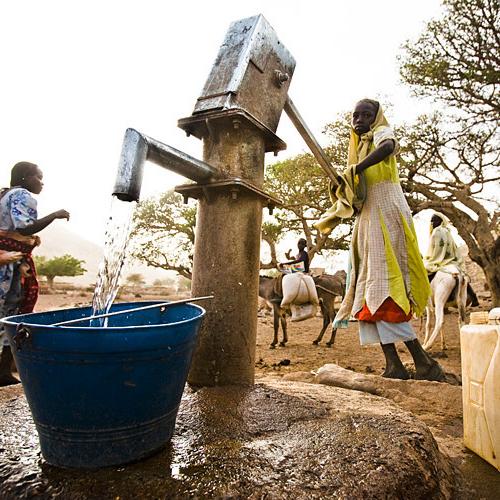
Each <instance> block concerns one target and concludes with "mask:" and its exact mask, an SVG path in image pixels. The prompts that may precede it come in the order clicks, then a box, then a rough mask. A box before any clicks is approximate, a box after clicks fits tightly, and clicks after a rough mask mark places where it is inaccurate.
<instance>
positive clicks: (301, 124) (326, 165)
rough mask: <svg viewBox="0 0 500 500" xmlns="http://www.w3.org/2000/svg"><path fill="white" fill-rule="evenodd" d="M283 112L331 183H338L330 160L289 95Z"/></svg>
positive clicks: (336, 184)
mask: <svg viewBox="0 0 500 500" xmlns="http://www.w3.org/2000/svg"><path fill="white" fill-rule="evenodd" d="M285 112H286V114H287V115H288V117H289V118H290V120H291V121H292V123H293V124H294V126H295V128H296V129H297V130H298V131H299V134H300V135H301V136H302V138H303V139H304V141H305V142H306V144H307V145H308V146H309V149H310V150H311V152H312V154H313V155H314V157H315V158H316V160H317V161H318V163H319V164H320V166H321V167H322V168H323V170H324V171H325V173H326V175H328V177H329V178H330V180H331V181H332V183H333V184H334V185H335V186H338V185H339V181H338V180H337V176H338V174H337V172H336V170H335V169H334V168H333V166H332V164H331V163H330V160H329V159H328V157H327V156H326V153H325V152H324V150H323V148H322V147H321V146H320V145H319V143H318V141H317V140H316V139H315V137H314V135H313V134H312V132H311V131H310V130H309V127H308V126H307V125H306V122H305V121H304V119H303V118H302V116H300V113H299V111H298V110H297V108H296V107H295V104H294V103H293V102H292V100H291V99H290V97H287V99H286V102H285Z"/></svg>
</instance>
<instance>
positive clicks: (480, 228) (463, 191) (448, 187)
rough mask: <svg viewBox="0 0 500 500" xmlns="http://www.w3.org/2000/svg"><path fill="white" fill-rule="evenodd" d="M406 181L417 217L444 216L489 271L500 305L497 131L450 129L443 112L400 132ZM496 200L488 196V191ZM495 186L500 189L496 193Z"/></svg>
mask: <svg viewBox="0 0 500 500" xmlns="http://www.w3.org/2000/svg"><path fill="white" fill-rule="evenodd" d="M396 133H397V136H398V138H399V139H400V144H401V153H400V157H399V162H400V167H401V182H402V186H403V189H404V190H405V192H406V193H407V200H408V203H409V205H410V207H411V209H412V211H413V213H417V212H420V211H421V210H425V209H427V208H432V209H435V210H439V211H441V212H442V213H444V214H445V215H446V216H447V217H448V218H449V219H450V221H451V222H452V224H453V225H454V226H455V227H456V229H457V230H458V233H459V234H460V236H461V237H462V239H463V240H464V241H465V243H466V244H467V246H468V248H469V256H470V258H471V259H472V260H473V261H474V262H476V263H477V264H478V265H479V266H480V267H481V268H482V269H483V271H484V274H485V277H486V280H487V282H488V286H489V289H490V291H491V294H492V302H493V304H494V305H499V304H500V252H498V247H499V245H500V227H499V217H500V204H499V201H498V198H495V197H494V196H495V195H497V193H495V190H496V189H498V183H499V181H500V174H499V172H498V168H497V165H498V161H499V159H500V154H499V151H498V150H497V148H496V145H495V144H494V143H493V142H492V141H491V138H492V134H494V131H493V130H489V129H486V128H485V129H484V130H483V131H479V130H476V131H471V130H470V129H468V128H467V127H462V128H459V129H458V131H453V130H449V129H448V130H447V127H446V126H445V124H444V123H443V120H442V117H441V116H440V115H439V114H434V115H431V116H421V117H420V118H419V119H418V120H417V122H416V123H415V124H413V125H411V126H403V127H400V128H399V129H398V130H397V132H396ZM489 188H491V189H490V191H491V192H492V196H489V197H488V196H487V194H486V193H487V192H488V189H489ZM495 188H496V189H495Z"/></svg>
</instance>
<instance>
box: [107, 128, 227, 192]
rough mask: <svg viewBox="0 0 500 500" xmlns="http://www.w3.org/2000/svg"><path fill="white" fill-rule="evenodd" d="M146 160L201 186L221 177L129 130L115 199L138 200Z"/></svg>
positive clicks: (206, 166) (119, 170)
mask: <svg viewBox="0 0 500 500" xmlns="http://www.w3.org/2000/svg"><path fill="white" fill-rule="evenodd" d="M146 160H149V161H151V162H153V163H156V164H157V165H160V167H163V168H167V169H168V170H171V171H172V172H175V173H177V174H180V175H183V176H184V177H187V178H188V179H191V180H193V181H196V182H199V183H204V182H207V181H209V180H210V179H212V178H214V177H217V176H218V175H217V170H216V169H215V168H214V167H212V166H211V165H208V164H207V163H205V162H202V161H200V160H197V159H196V158H193V157H192V156H189V155H187V154H185V153H183V152H181V151H178V150H177V149H175V148H172V147H171V146H168V145H167V144H163V143H162V142H159V141H157V140H155V139H152V138H151V137H148V136H146V135H144V134H141V133H140V132H138V131H137V130H135V129H133V128H128V129H127V130H126V131H125V137H124V138H123V145H122V151H121V154H120V163H119V164H118V171H117V174H116V181H115V187H114V188H113V196H116V197H117V198H118V199H120V200H123V201H139V197H140V193H141V185H142V174H143V170H144V163H145V161H146Z"/></svg>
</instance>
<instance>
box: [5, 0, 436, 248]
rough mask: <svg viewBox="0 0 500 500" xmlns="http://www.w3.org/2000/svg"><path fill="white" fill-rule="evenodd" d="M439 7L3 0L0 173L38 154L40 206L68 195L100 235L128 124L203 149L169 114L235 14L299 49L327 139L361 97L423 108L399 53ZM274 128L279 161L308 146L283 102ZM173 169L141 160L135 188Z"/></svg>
mask: <svg viewBox="0 0 500 500" xmlns="http://www.w3.org/2000/svg"><path fill="white" fill-rule="evenodd" d="M440 10H441V7H440V2H439V1H438V0H419V1H418V2H415V1H405V0H403V1H401V0H399V1H389V0H379V1H378V2H374V1H372V0H370V1H367V0H358V1H357V2H351V1H349V2H348V1H339V0H338V1H333V0H325V1H315V0H309V1H307V2H298V1H294V0H286V1H281V0H279V1H271V0H266V1H255V0H253V1H252V0H249V1H246V2H237V1H234V0H233V1H215V0H214V1H211V2H208V1H193V0H191V1H184V2H179V1H176V2H168V1H166V0H163V1H156V0H141V1H138V0H137V1H127V0H122V1H120V2H112V1H105V0H99V1H96V0H85V1H67V0H66V1H64V0H43V1H41V0H29V1H23V0H15V1H9V2H6V1H5V2H1V3H0V47H1V52H0V54H1V56H0V57H1V68H2V79H1V83H0V89H1V91H0V138H1V147H0V165H1V173H2V174H1V178H0V184H1V185H7V184H8V181H9V173H10V169H11V167H12V165H13V164H14V163H16V162H17V161H20V160H28V161H33V162H36V163H38V164H39V165H40V167H41V168H42V170H43V172H44V175H45V188H44V191H43V192H42V194H41V195H40V196H39V197H38V199H39V211H40V215H45V214H46V213H47V212H49V211H52V210H55V209H59V208H65V209H67V210H69V211H70V213H71V221H70V222H69V224H68V226H67V227H68V228H69V229H71V230H73V231H75V232H78V233H80V234H82V236H84V237H86V238H87V239H89V240H91V241H94V242H96V243H99V244H100V243H101V242H102V239H103V231H104V223H105V219H106V216H107V215H108V211H109V206H110V193H111V190H112V187H113V183H114V177H115V173H116V167H117V163H118V159H119V155H120V149H121V143H122V138H123V133H124V131H125V129H126V128H127V127H133V128H136V129H138V130H140V131H141V132H143V133H145V134H147V135H149V136H151V137H154V138H155V139H158V140H160V141H162V142H165V143H167V144H169V145H171V146H174V147H176V148H178V149H181V150H183V151H185V152H187V153H189V154H191V155H193V156H196V157H198V158H201V157H202V153H201V142H200V141H198V140H197V139H195V138H193V137H190V138H187V137H186V136H185V134H184V132H183V131H182V130H181V129H179V128H177V120H178V119H179V118H182V117H186V116H189V115H190V114H191V112H192V110H193V107H194V104H195V101H196V98H197V97H198V96H199V94H200V92H201V89H202V88H203V85H204V83H205V80H206V78H207V76H208V73H209V70H210V67H211V66H212V64H213V62H214V59H215V56H216V54H217V52H218V49H219V46H220V44H221V42H222V40H223V38H224V35H225V33H226V31H227V28H228V26H229V24H230V23H231V22H232V21H234V20H238V19H241V18H245V17H248V16H252V15H255V14H258V13H262V14H264V16H265V17H266V19H267V20H268V21H269V22H270V24H271V25H272V26H273V28H274V29H275V31H276V32H277V34H278V37H279V38H280V40H281V41H282V42H283V43H284V44H285V46H286V47H287V48H288V50H289V51H290V52H291V53H292V54H293V56H294V57H295V59H296V61H297V66H296V70H295V74H294V76H293V79H292V83H291V87H290V96H291V97H292V99H293V100H294V102H295V104H296V105H297V107H298V108H299V110H300V112H301V114H302V115H303V117H304V118H305V119H306V121H307V122H308V124H309V126H310V128H311V129H312V131H313V132H314V133H315V134H316V136H317V138H318V140H319V142H320V143H325V138H324V137H323V136H322V135H321V130H322V128H323V126H324V125H325V124H326V123H327V122H328V121H330V120H331V119H332V118H333V117H334V116H335V114H336V113H338V112H340V111H344V110H346V109H350V108H351V107H352V105H353V103H354V102H355V101H356V100H357V99H359V98H361V97H365V96H376V95H378V96H381V95H382V96H387V99H388V100H390V101H391V102H393V103H394V110H393V117H394V118H396V119H397V120H398V121H400V120H404V119H408V118H411V117H412V116H414V115H415V114H416V113H417V111H418V109H421V108H420V107H421V104H419V103H418V102H417V101H416V100H414V99H413V98H410V95H409V91H408V90H407V89H406V88H405V87H403V86H402V85H401V84H400V83H399V75H398V68H397V61H396V56H397V54H398V53H399V52H400V46H401V44H402V43H403V42H404V41H405V40H406V39H408V38H414V37H416V36H417V35H418V34H419V33H420V32H421V31H422V29H423V28H424V25H425V22H426V21H428V20H430V18H432V17H435V16H437V15H439V12H440ZM277 133H278V135H279V136H280V137H281V138H282V139H283V140H284V141H285V142H286V143H287V144H288V149H287V150H286V151H284V152H282V153H280V155H279V156H278V158H277V159H278V160H280V159H284V158H286V157H288V156H291V155H295V154H297V153H300V152H302V151H305V150H306V147H305V145H304V144H303V142H302V139H301V138H300V136H299V135H298V133H297V132H296V131H295V130H294V129H293V128H292V126H291V125H290V123H289V121H288V118H287V117H286V115H284V114H283V116H282V120H281V122H280V126H279V129H278V132H277ZM273 161H276V159H275V158H274V157H273V156H272V154H270V155H266V162H268V163H271V162H273ZM182 182H183V179H182V178H180V177H177V176H175V175H174V174H171V173H169V172H168V171H164V170H162V169H161V168H160V167H157V166H155V165H147V166H146V169H145V179H144V184H143V192H142V195H143V197H144V196H148V195H152V194H156V193H159V192H161V191H164V190H167V189H169V188H172V187H173V186H174V185H176V184H180V183H182ZM63 223H64V222H62V221H57V222H56V224H63Z"/></svg>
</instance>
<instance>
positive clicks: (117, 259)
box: [91, 196, 137, 327]
mask: <svg viewBox="0 0 500 500" xmlns="http://www.w3.org/2000/svg"><path fill="white" fill-rule="evenodd" d="M136 205H137V203H136V202H135V201H134V202H129V201H121V200H119V199H118V198H116V197H115V196H112V200H111V210H110V214H111V215H110V216H109V219H108V221H107V223H106V232H105V239H104V256H103V260H102V262H101V264H100V266H99V271H98V274H97V282H96V287H95V291H94V297H93V299H92V309H93V310H92V315H93V316H94V315H97V314H105V313H107V312H108V311H109V309H110V308H111V305H112V304H113V301H114V300H115V297H116V294H117V292H118V287H119V282H120V274H121V270H122V267H123V263H124V261H125V253H126V251H127V245H128V241H129V236H130V231H131V228H132V216H133V214H134V210H135V207H136ZM91 326H93V327H102V326H107V318H98V319H94V320H92V321H91Z"/></svg>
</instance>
